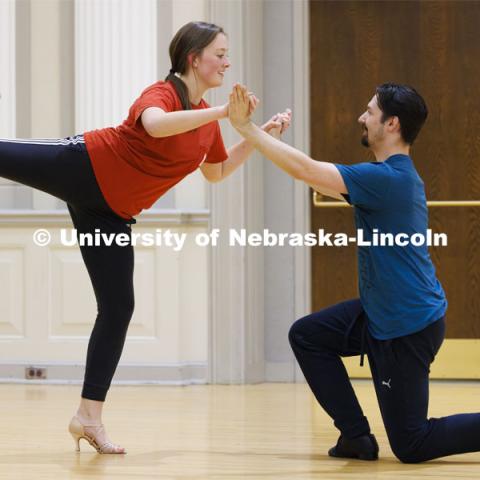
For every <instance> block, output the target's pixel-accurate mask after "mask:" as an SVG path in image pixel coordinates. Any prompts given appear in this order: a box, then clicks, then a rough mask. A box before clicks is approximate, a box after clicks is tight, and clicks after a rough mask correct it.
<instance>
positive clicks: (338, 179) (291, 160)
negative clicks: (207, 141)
mask: <svg viewBox="0 0 480 480" xmlns="http://www.w3.org/2000/svg"><path fill="white" fill-rule="evenodd" d="M229 118H230V121H231V123H232V125H233V127H234V128H235V129H236V130H237V131H238V132H239V133H240V134H241V135H242V136H243V137H244V138H245V139H246V140H247V141H248V142H249V143H250V144H251V145H253V146H254V147H255V148H256V149H257V150H258V151H259V152H260V153H261V154H262V155H264V156H265V157H267V158H268V159H269V160H271V161H272V162H273V163H275V165H277V166H278V167H279V168H281V169H282V170H284V171H285V172H286V173H288V174H289V175H291V176H292V177H294V178H296V179H298V180H301V181H303V182H305V183H306V184H308V185H309V186H311V187H312V188H313V189H314V190H317V191H319V192H321V193H324V194H325V195H329V196H333V197H334V198H340V199H342V200H343V197H342V195H341V194H342V193H348V191H347V187H346V186H345V183H344V181H343V178H342V176H341V175H340V172H339V171H338V169H337V168H336V167H335V165H333V164H332V163H328V162H319V161H316V160H313V159H312V158H310V157H309V156H308V155H305V154H304V153H303V152H301V151H300V150H297V149H296V148H293V147H291V146H290V145H287V144H286V143H283V142H282V141H280V140H277V139H276V138H273V137H272V136H271V135H269V134H268V133H265V132H263V131H262V130H261V129H260V128H259V127H258V126H257V125H255V124H254V123H253V122H252V121H251V120H250V117H249V115H248V92H247V89H246V88H245V87H241V86H239V85H236V86H235V88H234V90H233V91H232V93H231V94H230V103H229Z"/></svg>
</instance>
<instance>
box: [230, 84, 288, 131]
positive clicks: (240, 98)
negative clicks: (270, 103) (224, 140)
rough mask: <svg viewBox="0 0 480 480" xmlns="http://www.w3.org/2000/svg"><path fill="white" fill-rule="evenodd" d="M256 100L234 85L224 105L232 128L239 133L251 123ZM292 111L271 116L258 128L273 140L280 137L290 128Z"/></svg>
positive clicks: (245, 90) (242, 86) (240, 87)
mask: <svg viewBox="0 0 480 480" xmlns="http://www.w3.org/2000/svg"><path fill="white" fill-rule="evenodd" d="M258 103H259V100H258V98H257V97H256V96H255V95H254V94H253V93H251V92H249V91H248V89H247V87H245V86H244V85H240V84H238V83H237V84H235V85H234V87H233V89H232V92H231V93H230V96H229V102H228V104H226V107H227V112H228V118H229V120H230V123H231V124H232V126H233V127H234V128H235V129H237V130H238V131H240V132H241V130H242V128H244V127H246V126H247V125H248V124H249V123H250V122H251V119H250V117H251V115H252V114H253V112H254V111H255V109H256V108H257V105H258ZM291 120H292V111H291V110H290V109H289V108H287V109H286V110H285V111H283V112H281V113H277V114H276V115H273V116H272V117H271V118H270V119H269V120H268V121H267V122H266V123H264V124H263V125H262V126H261V127H260V128H261V129H262V130H264V131H265V132H267V133H268V134H270V135H272V136H273V137H275V138H280V136H281V135H282V134H283V133H284V132H285V131H286V130H287V128H289V127H290V123H291Z"/></svg>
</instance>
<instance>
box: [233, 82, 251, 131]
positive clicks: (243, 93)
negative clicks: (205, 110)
mask: <svg viewBox="0 0 480 480" xmlns="http://www.w3.org/2000/svg"><path fill="white" fill-rule="evenodd" d="M249 98H250V97H249V95H248V91H247V89H246V87H244V86H243V85H239V84H238V83H237V84H235V86H234V87H233V90H232V93H231V94H230V96H229V103H228V118H229V119H230V123H231V124H232V126H233V127H235V128H236V129H238V128H241V127H243V126H245V125H247V124H248V123H249V122H250V115H251V113H252V112H251V108H250V99H249ZM255 107H256V104H255Z"/></svg>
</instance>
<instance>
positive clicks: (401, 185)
mask: <svg viewBox="0 0 480 480" xmlns="http://www.w3.org/2000/svg"><path fill="white" fill-rule="evenodd" d="M335 166H336V167H337V168H338V170H339V172H340V174H341V175H342V177H343V181H344V182H345V185H346V187H347V189H348V195H344V197H345V199H346V200H347V201H348V203H350V204H352V205H354V207H355V223H356V227H357V230H360V229H361V230H362V231H363V238H364V240H367V241H368V240H371V239H372V234H373V229H377V231H378V235H379V234H380V233H392V234H393V235H394V236H395V235H396V234H397V233H405V234H407V235H408V239H409V240H410V238H411V236H412V235H413V234H415V233H420V234H422V235H425V236H426V235H427V228H428V211H427V204H426V199H425V189H424V185H423V181H422V179H421V178H420V176H419V175H418V173H417V171H416V170H415V167H414V165H413V162H412V160H411V158H410V157H409V156H408V155H402V154H398V155H392V156H391V157H389V158H388V159H387V160H385V161H384V162H370V163H359V164H356V165H339V164H335ZM402 240H403V239H402ZM358 277H359V290H360V300H361V302H362V305H363V308H364V310H365V312H366V313H367V316H368V318H369V322H368V328H369V330H370V333H371V334H372V336H373V337H375V338H377V339H379V340H386V339H390V338H396V337H401V336H404V335H408V334H410V333H414V332H417V331H419V330H422V329H423V328H425V327H426V326H427V325H429V324H430V323H432V322H434V321H435V320H438V319H439V318H441V317H442V316H443V315H444V314H445V312H446V309H447V300H446V298H445V293H444V291H443V288H442V286H441V285H440V282H439V281H438V279H437V277H436V275H435V267H434V266H433V263H432V260H431V258H430V255H429V253H428V247H427V245H425V244H424V245H422V246H413V245H412V243H411V242H410V241H409V242H408V245H406V246H398V245H394V246H359V247H358Z"/></svg>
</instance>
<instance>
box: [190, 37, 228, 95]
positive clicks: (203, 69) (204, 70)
mask: <svg viewBox="0 0 480 480" xmlns="http://www.w3.org/2000/svg"><path fill="white" fill-rule="evenodd" d="M227 54H228V40H227V37H226V36H225V35H224V34H223V33H219V34H218V35H217V36H216V37H215V39H214V40H213V41H212V42H211V43H210V44H209V45H207V46H206V47H205V48H204V49H203V52H202V53H201V55H200V56H198V57H196V58H195V59H194V60H193V67H194V71H195V73H196V75H197V77H198V78H199V80H201V81H202V82H203V83H204V84H205V86H206V87H207V88H214V87H219V86H220V85H222V83H223V76H224V74H225V71H226V70H227V68H228V67H229V66H230V61H229V59H228V55H227Z"/></svg>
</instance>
